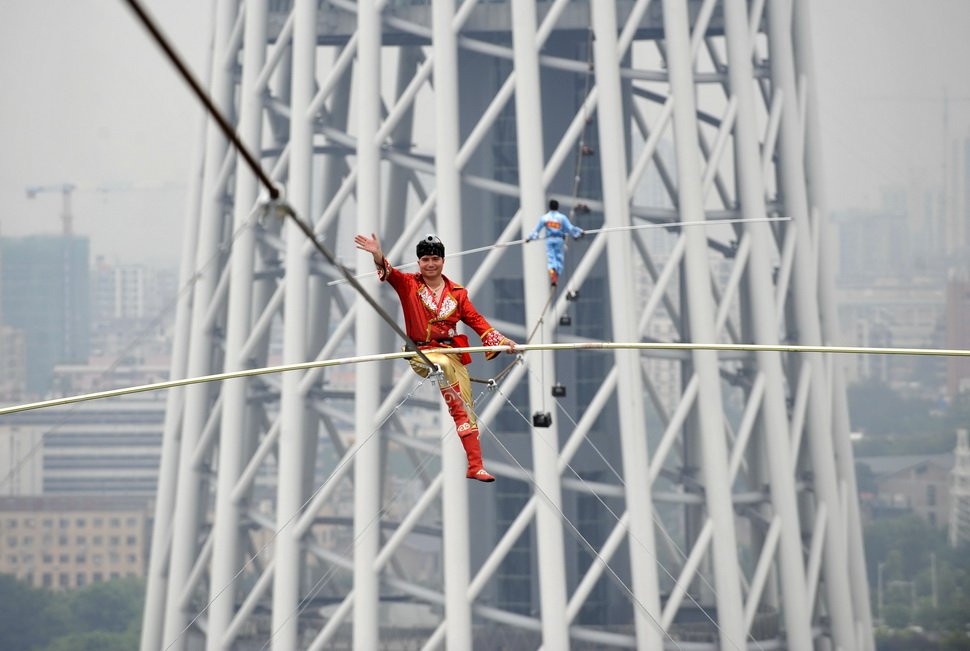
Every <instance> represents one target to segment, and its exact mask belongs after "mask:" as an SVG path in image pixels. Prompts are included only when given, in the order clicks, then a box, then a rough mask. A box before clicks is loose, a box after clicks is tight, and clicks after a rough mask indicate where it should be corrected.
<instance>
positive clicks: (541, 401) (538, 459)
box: [512, 0, 569, 651]
mask: <svg viewBox="0 0 970 651" xmlns="http://www.w3.org/2000/svg"><path fill="white" fill-rule="evenodd" d="M512 28H513V29H512V44H513V49H514V51H515V59H514V63H515V115H516V131H515V132H516V141H517V143H518V154H519V155H518V161H519V184H520V187H521V195H520V197H521V208H520V210H521V212H522V215H523V219H522V226H523V228H522V231H523V233H525V234H527V233H528V231H529V230H531V228H532V225H533V223H534V220H535V219H538V216H539V215H541V214H542V213H544V212H545V210H544V208H543V203H544V199H545V197H544V191H545V187H544V185H543V182H542V169H543V142H542V129H541V128H540V127H539V125H540V124H541V123H542V103H541V99H540V80H539V56H538V52H537V51H536V7H535V3H534V2H531V1H530V0H513V2H512ZM543 257H544V256H543V251H542V246H541V245H539V244H532V245H531V246H529V247H527V250H526V252H525V255H523V256H522V261H523V270H522V276H523V279H524V281H525V299H526V300H525V306H526V309H525V314H526V322H527V323H538V322H539V319H540V318H541V317H542V316H543V315H542V314H541V310H542V308H543V306H544V305H545V304H546V301H547V300H548V296H549V291H550V290H549V284H548V280H547V276H546V274H544V273H542V272H541V271H540V270H541V269H543V268H544V264H543ZM553 332H554V329H553V323H552V319H550V318H544V319H543V320H542V325H541V326H540V333H541V334H540V338H539V341H552V340H553ZM531 356H533V357H537V358H538V360H537V361H538V363H536V361H534V360H533V361H530V365H532V366H534V367H535V366H538V367H539V368H538V369H536V370H534V372H535V373H537V374H538V377H542V378H555V377H556V365H555V361H554V359H553V354H552V352H551V351H542V352H540V353H531ZM547 400H553V398H552V397H551V395H550V388H549V386H548V385H547V384H543V385H540V384H537V383H536V382H535V381H534V380H533V381H529V403H530V404H531V405H532V407H533V411H540V410H542V407H543V406H544V405H545V404H546V402H547ZM550 411H552V412H554V413H552V424H551V425H550V426H549V427H545V428H540V427H534V428H533V430H532V459H533V464H534V466H535V483H536V488H535V490H536V492H537V493H538V494H539V500H538V503H537V506H536V540H537V541H538V544H539V548H540V549H542V553H541V554H539V555H538V556H537V559H536V560H537V562H538V565H539V598H540V602H541V608H542V642H543V646H544V648H546V649H563V651H566V650H567V649H569V630H568V627H569V621H568V618H567V617H566V577H565V573H564V572H563V567H564V566H565V550H564V547H563V531H562V520H561V513H562V508H563V506H562V488H561V486H560V478H559V468H558V456H559V426H558V420H559V417H560V416H559V414H558V413H555V410H554V409H552V410H550Z"/></svg>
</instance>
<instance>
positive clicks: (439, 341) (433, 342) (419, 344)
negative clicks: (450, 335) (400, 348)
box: [414, 339, 455, 346]
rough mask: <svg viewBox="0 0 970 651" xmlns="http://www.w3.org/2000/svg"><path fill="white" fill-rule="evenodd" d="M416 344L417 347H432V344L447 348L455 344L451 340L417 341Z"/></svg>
mask: <svg viewBox="0 0 970 651" xmlns="http://www.w3.org/2000/svg"><path fill="white" fill-rule="evenodd" d="M414 343H415V345H417V346H430V345H431V344H444V345H445V346H450V345H452V344H453V343H455V342H453V341H452V340H451V339H432V340H431V341H415V342H414Z"/></svg>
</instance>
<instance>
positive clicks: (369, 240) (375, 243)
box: [354, 233, 381, 254]
mask: <svg viewBox="0 0 970 651" xmlns="http://www.w3.org/2000/svg"><path fill="white" fill-rule="evenodd" d="M354 244H356V245H357V248H358V249H360V250H362V251H367V252H368V253H371V254H373V253H380V251H381V243H380V241H379V240H378V239H377V235H376V234H375V233H371V234H370V237H367V236H366V235H356V236H355V237H354Z"/></svg>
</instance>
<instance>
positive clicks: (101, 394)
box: [0, 341, 970, 416]
mask: <svg viewBox="0 0 970 651" xmlns="http://www.w3.org/2000/svg"><path fill="white" fill-rule="evenodd" d="M515 350H516V352H517V353H524V352H528V351H530V350H554V351H555V350H714V351H747V352H780V353H833V354H844V355H923V356H929V357H970V350H967V349H946V348H872V347H866V346H804V345H785V344H704V343H677V342H632V343H630V342H614V341H591V342H585V343H569V344H517V345H516V347H515ZM507 351H508V346H467V347H465V348H446V349H436V350H435V352H436V353H445V354H448V355H457V354H461V353H493V352H494V353H504V352H507ZM409 357H423V355H421V351H401V352H396V353H378V354H374V355H360V356H357V357H342V358H339V359H324V360H316V361H313V362H300V363H299V364H284V365H281V366H267V367H264V368H252V369H245V370H242V371H233V372H231V373H214V374H212V375H202V376H199V377H191V378H183V379H180V380H167V381H165V382H155V383H152V384H143V385H139V386H134V387H125V388H120V389H110V390H107V391H97V392H94V393H84V394H80V395H76V396H67V397H64V398H52V399H50V400H42V401H40V402H31V403H26V404H22V405H13V406H11V407H3V408H0V416H6V415H7V414H16V413H19V412H22V411H31V410H34V409H46V408H48V407H60V406H63V405H71V404H74V403H76V402H86V401H88V400H100V399H102V398H117V397H119V396H125V395H130V394H133V393H144V392H146V391H159V390H161V389H174V388H176V387H183V386H188V385H190V384H201V383H203V382H220V381H222V380H231V379H233V378H239V377H254V376H257V375H272V374H274V373H285V372H287V371H302V370H307V369H311V368H324V367H329V366H343V365H345V364H363V363H366V362H383V361H388V360H394V359H407V358H409Z"/></svg>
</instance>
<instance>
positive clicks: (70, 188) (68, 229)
mask: <svg viewBox="0 0 970 651" xmlns="http://www.w3.org/2000/svg"><path fill="white" fill-rule="evenodd" d="M76 188H77V186H76V185H74V184H73V183H61V184H56V185H32V186H29V187H28V188H27V198H28V199H33V198H34V197H36V196H37V195H38V194H42V193H44V192H60V193H61V222H62V224H63V233H64V236H65V237H70V236H71V235H73V234H74V216H73V215H72V214H71V194H72V193H73V192H74V190H75V189H76Z"/></svg>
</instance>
